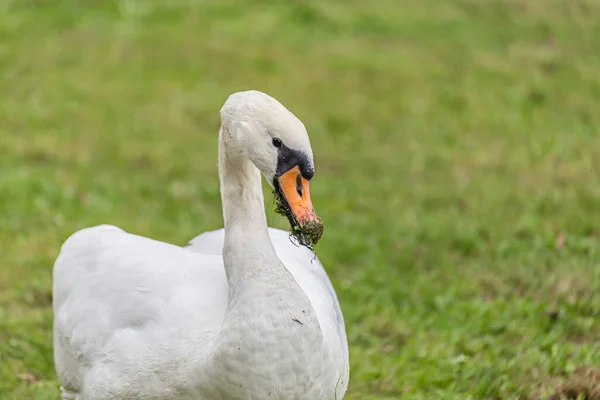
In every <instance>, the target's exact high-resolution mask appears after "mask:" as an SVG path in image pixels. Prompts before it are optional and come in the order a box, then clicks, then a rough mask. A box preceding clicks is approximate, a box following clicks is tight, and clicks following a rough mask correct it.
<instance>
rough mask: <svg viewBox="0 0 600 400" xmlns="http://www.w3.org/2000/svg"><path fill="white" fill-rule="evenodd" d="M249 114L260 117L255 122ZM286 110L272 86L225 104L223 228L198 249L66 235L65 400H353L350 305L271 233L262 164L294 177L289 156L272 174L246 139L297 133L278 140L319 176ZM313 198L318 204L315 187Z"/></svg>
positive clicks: (61, 327)
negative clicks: (286, 167)
mask: <svg viewBox="0 0 600 400" xmlns="http://www.w3.org/2000/svg"><path fill="white" fill-rule="evenodd" d="M228 104H229V108H227V107H228ZM248 107H250V111H249V109H248ZM269 107H274V110H269ZM253 109H254V110H257V111H260V112H257V114H256V115H254V114H252V110H253ZM244 112H245V113H249V114H251V115H250V116H248V118H247V119H244V118H243V115H245V114H243V113H244ZM269 112H272V113H273V115H271V116H269V115H265V114H267V113H269ZM285 112H287V113H289V111H287V110H285V108H283V106H281V105H280V104H279V103H278V102H276V101H275V100H274V99H272V98H270V97H268V96H266V95H264V94H262V93H259V92H244V93H238V94H234V95H232V97H230V99H229V100H228V102H227V103H226V105H225V106H224V108H223V110H222V120H223V127H222V131H221V133H220V135H221V136H220V146H219V147H220V157H219V167H220V168H219V170H220V176H221V192H222V199H223V211H224V220H225V228H224V229H220V230H216V231H212V232H206V233H204V234H202V235H200V236H198V237H197V238H195V239H193V240H192V242H191V243H190V244H189V245H188V246H187V247H185V248H182V247H179V246H175V245H171V244H167V243H163V242H159V241H155V240H152V239H148V238H144V237H141V236H137V235H133V234H130V233H127V232H124V231H123V230H121V229H119V228H117V227H114V226H109V225H101V226H97V227H92V228H87V229H83V230H81V231H79V232H76V233H75V234H73V235H72V236H71V237H70V238H69V239H67V241H66V242H65V243H64V245H63V247H62V249H61V253H60V255H59V257H58V259H57V261H56V263H55V267H54V313H55V322H54V335H55V337H54V347H55V362H56V368H57V372H58V376H59V378H60V381H61V384H62V386H63V398H64V399H77V400H116V399H119V400H129V399H136V400H138V399H139V400H142V399H143V400H146V399H155V400H167V399H169V400H188V399H189V400H217V399H223V400H225V399H240V400H241V399H286V400H292V399H307V400H308V399H310V400H334V399H341V398H342V397H343V395H344V393H345V391H346V387H347V385H348V373H349V367H348V348H347V340H346V333H345V329H344V321H343V317H342V314H341V311H340V307H339V303H338V300H337V297H336V295H335V292H334V290H333V287H332V286H331V283H330V281H329V279H328V277H327V275H326V273H325V271H324V269H323V267H322V265H321V263H320V262H319V261H318V259H316V258H315V256H314V254H313V253H312V252H311V251H310V250H308V249H307V248H306V247H302V246H297V245H296V244H294V243H292V242H291V241H290V238H289V234H288V233H287V232H284V231H280V230H276V229H271V228H269V229H267V225H266V219H265V214H264V205H263V197H262V191H261V189H260V179H261V178H260V174H259V171H258V169H257V168H256V167H255V166H254V165H256V166H257V167H259V168H260V169H261V171H262V172H263V173H264V174H265V176H267V179H269V178H271V179H273V180H276V179H282V178H281V177H282V176H283V175H286V171H279V169H280V168H279V164H281V156H280V155H279V156H277V155H276V156H275V157H276V158H277V157H278V158H279V161H278V165H277V166H276V167H275V166H271V165H269V162H268V161H269V157H270V156H272V154H270V153H269V152H270V151H271V150H270V149H267V148H266V147H265V148H263V149H261V148H260V145H256V144H253V143H249V142H246V140H252V141H254V142H256V140H257V137H259V136H257V135H258V134H256V135H255V136H252V135H254V134H255V133H254V132H252V131H250V129H254V130H256V129H257V128H256V127H254V128H252V127H249V125H248V124H258V123H259V124H264V125H265V126H267V129H268V130H278V129H288V133H287V134H286V133H284V132H283V131H281V132H279V133H280V135H279V137H281V138H282V139H283V140H284V141H285V142H286V145H287V144H288V143H290V144H291V145H292V146H295V147H297V148H300V149H301V150H302V151H303V152H305V153H308V156H309V157H308V158H307V159H308V163H309V164H310V165H309V164H306V160H304V162H305V164H306V165H300V164H298V165H299V167H298V168H299V169H297V171H300V169H302V168H304V169H306V168H308V169H309V170H310V168H312V154H311V153H309V151H310V145H309V144H308V145H307V144H306V143H305V142H308V139H307V137H306V139H305V138H303V137H301V133H302V132H301V130H302V129H303V126H302V129H301V128H300V127H299V126H298V125H295V126H294V123H296V124H297V123H298V122H299V121H297V120H294V119H293V118H292V117H293V115H292V114H291V113H289V114H286V113H285ZM269 118H270V120H269ZM294 118H295V117H294ZM265 119H266V120H267V121H264V120H265ZM286 122H288V123H290V124H291V126H288V125H286ZM240 124H241V125H240ZM278 124H279V125H278ZM240 126H241V128H240ZM240 129H241V130H240ZM267 129H265V130H267ZM236 130H237V131H236ZM294 132H295V133H296V134H297V136H300V137H296V136H293V133H294ZM270 134H273V133H272V132H270ZM242 135H245V136H243V137H242ZM286 135H287V136H288V137H286ZM247 137H250V138H251V139H247ZM242 150H243V151H242ZM261 151H262V153H261ZM276 154H281V152H280V151H279V152H276ZM248 159H249V160H250V161H249V160H248ZM286 159H289V157H287V158H286ZM292 167H294V166H292ZM290 171H292V172H293V168H292V169H290ZM298 173H300V172H298ZM304 175H305V174H304V170H303V171H302V176H304ZM309 178H310V177H309ZM300 181H301V179H300V176H298V182H300ZM303 182H304V180H303ZM304 183H306V184H307V182H304ZM306 189H307V187H306ZM285 190H287V189H285ZM285 190H284V191H285ZM298 193H300V196H301V197H302V195H303V193H302V190H300V189H298ZM285 195H286V197H288V199H289V198H290V196H291V195H288V193H287V192H285ZM296 197H297V196H296ZM304 197H307V198H308V202H310V199H309V195H308V192H305V193H304ZM290 209H291V210H292V211H294V214H296V215H300V216H301V217H302V215H303V214H302V212H299V213H297V212H296V211H297V210H296V209H295V208H294V206H293V205H292V207H291V208H290ZM311 212H312V210H311ZM311 216H312V214H310V213H309V214H306V216H305V217H306V218H312V217H311ZM302 218H303V217H302Z"/></svg>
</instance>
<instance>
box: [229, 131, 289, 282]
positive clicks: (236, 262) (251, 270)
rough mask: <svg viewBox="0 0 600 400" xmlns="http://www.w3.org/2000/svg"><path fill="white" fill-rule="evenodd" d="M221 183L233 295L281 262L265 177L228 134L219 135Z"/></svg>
mask: <svg viewBox="0 0 600 400" xmlns="http://www.w3.org/2000/svg"><path fill="white" fill-rule="evenodd" d="M219 179H220V181H221V182H220V183H221V201H222V204H223V218H224V227H225V242H224V246H223V257H224V262H225V269H226V272H227V278H228V281H229V286H230V291H233V292H234V293H235V292H237V289H238V288H239V287H240V286H241V285H244V283H245V282H247V279H248V278H251V277H253V276H255V275H260V274H263V273H265V272H267V271H268V270H269V269H273V264H274V263H275V262H278V261H279V260H278V259H277V255H276V254H275V250H274V248H273V245H272V243H271V240H270V238H269V232H268V227H267V217H266V214H265V206H264V197H263V193H262V186H261V174H260V172H259V171H258V169H257V168H256V167H255V166H254V164H252V162H250V161H249V160H248V159H247V158H246V157H245V155H244V153H243V150H242V149H241V148H240V146H239V144H238V143H237V142H236V141H235V140H233V139H232V138H231V137H230V136H229V135H228V134H227V132H226V131H224V130H223V128H222V129H221V132H220V135H219Z"/></svg>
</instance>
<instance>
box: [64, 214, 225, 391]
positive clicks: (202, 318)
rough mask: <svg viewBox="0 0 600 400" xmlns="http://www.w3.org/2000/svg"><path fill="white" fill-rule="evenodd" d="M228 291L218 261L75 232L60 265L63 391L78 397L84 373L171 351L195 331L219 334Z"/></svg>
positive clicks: (125, 238) (119, 233)
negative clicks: (96, 366)
mask: <svg viewBox="0 0 600 400" xmlns="http://www.w3.org/2000/svg"><path fill="white" fill-rule="evenodd" d="M227 293H228V288H227V280H226V276H225V271H224V268H223V264H222V259H221V257H219V256H210V255H206V254H197V253H192V252H190V251H187V250H185V249H182V248H181V247H178V246H174V245H170V244H167V243H163V242H159V241H155V240H152V239H148V238H144V237H141V236H137V235H133V234H129V233H127V232H125V231H123V230H121V229H119V228H116V227H114V226H108V225H102V226H96V227H92V228H86V229H83V230H81V231H78V232H76V233H75V234H73V235H72V236H71V237H69V238H68V239H67V240H66V241H65V243H64V244H63V246H62V249H61V252H60V254H59V256H58V258H57V260H56V263H55V265H54V281H53V307H54V314H55V320H54V336H55V337H54V339H55V353H56V355H55V359H56V360H55V361H56V364H57V365H56V366H57V371H58V374H59V377H60V379H61V382H62V384H63V386H66V387H67V388H68V389H71V390H73V391H77V390H78V389H79V388H80V387H81V383H82V382H81V380H82V379H83V378H82V376H83V374H85V370H87V369H89V368H91V367H92V366H93V364H94V363H97V362H102V360H107V359H108V361H110V359H111V358H112V359H113V360H115V361H117V364H127V363H134V362H138V361H140V360H144V361H145V358H144V357H146V356H150V357H152V355H150V354H148V353H149V352H150V351H156V352H161V351H163V352H165V351H170V352H173V351H174V349H171V348H170V347H176V346H177V343H184V342H185V341H184V340H181V339H182V338H185V337H186V336H185V335H189V334H190V332H193V333H194V334H201V333H202V332H209V331H211V330H213V329H216V328H217V327H219V326H220V325H221V322H222V320H223V316H224V314H225V309H226V306H227ZM178 350H179V351H185V349H178ZM154 356H156V354H155V355H154ZM154 359H158V360H160V359H161V357H160V356H158V357H154Z"/></svg>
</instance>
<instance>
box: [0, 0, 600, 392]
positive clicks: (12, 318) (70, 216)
mask: <svg viewBox="0 0 600 400" xmlns="http://www.w3.org/2000/svg"><path fill="white" fill-rule="evenodd" d="M86 4H87V5H86ZM169 4H170V5H169ZM598 38H600V3H598V2H597V1H593V0H578V1H574V0H569V1H567V0H564V1H559V0H521V1H517V0H503V1H500V0H489V1H485V2H484V1H477V0H421V1H419V2H417V1H408V0H405V1H392V0H372V1H354V0H346V1H342V0H337V1H333V0H327V1H326V0H323V1H321V0H319V1H317V0H314V1H313V0H306V1H266V0H264V1H253V2H250V1H234V0H219V1H216V0H214V1H200V0H187V1H183V0H171V1H170V2H168V1H158V0H144V1H142V0H119V1H109V0H105V1H100V0H96V1H92V0H90V1H85V2H84V1H76V0H70V1H69V0H62V1H61V0H57V1H42V0H37V1H34V0H19V1H17V0H13V1H10V0H0V221H1V226H0V252H1V253H0V254H1V258H0V260H1V263H0V398H1V399H10V400H12V399H18V400H23V399H25V400H26V399H36V400H37V399H39V400H50V399H57V398H58V382H57V380H56V376H55V373H54V369H53V358H52V342H51V338H52V330H51V327H52V312H51V283H52V277H51V271H52V263H53V261H54V258H55V257H56V255H57V252H58V250H59V247H60V245H61V243H62V241H63V240H64V239H65V238H66V237H67V236H68V235H69V234H70V233H72V232H73V231H74V230H76V229H79V228H82V227H85V226H90V225H93V224H100V223H112V224H117V225H119V226H121V227H123V228H124V229H126V230H129V231H131V232H135V233H138V234H142V235H147V236H150V237H153V238H156V239H160V240H164V241H168V242H172V243H177V244H185V243H186V241H187V240H188V239H190V238H192V237H193V236H195V235H196V234H198V233H200V232H202V231H205V230H209V229H216V228H219V227H221V226H222V219H221V210H220V197H219V186H218V179H217V168H216V152H217V129H218V110H219V108H220V106H221V105H222V103H223V102H224V100H225V99H226V98H227V96H228V95H229V94H230V93H232V92H235V91H239V90H245V89H250V88H254V89H259V90H262V91H265V92H267V93H269V94H271V95H273V96H274V97H276V98H277V99H279V100H280V101H282V102H283V103H284V104H285V105H286V106H288V108H290V109H291V110H292V111H293V112H294V113H295V114H296V115H297V116H298V117H299V118H301V119H302V120H303V121H304V122H305V125H306V126H307V128H308V131H309V134H310V135H311V141H312V144H313V149H314V152H315V158H316V175H315V178H314V179H313V181H312V183H311V193H312V197H313V202H314V205H315V208H316V210H317V212H318V213H319V214H320V216H321V218H322V219H323V221H324V223H325V224H326V232H325V235H324V237H323V239H322V241H321V242H320V244H319V246H318V248H317V250H318V254H319V256H320V257H321V259H322V261H323V263H324V265H325V266H326V268H327V270H328V272H329V274H330V277H331V279H332V281H333V283H334V286H335V288H336V290H337V293H338V295H339V298H340V301H341V303H342V308H343V311H344V314H345V319H346V324H347V331H348V338H349V342H350V349H351V381H350V386H349V390H348V395H347V398H348V399H374V400H383V399H397V398H400V397H402V398H403V399H411V400H412V399H415V400H416V399H528V400H529V399H537V398H540V399H543V398H550V397H548V396H551V395H556V396H560V394H561V393H562V394H563V395H564V396H566V397H565V398H570V399H575V398H576V397H577V394H580V395H586V392H587V397H586V398H587V399H599V398H600V375H599V374H600V372H599V371H598V369H597V368H598V365H600V207H599V199H600V186H599V184H598V182H599V178H600V137H599V136H598V133H599V132H598V126H600V112H599V110H600V73H599V71H600V41H599V39H598ZM265 193H266V195H267V196H268V198H269V199H270V198H271V197H270V191H269V190H267V189H266V188H265ZM268 208H269V214H268V218H269V221H270V224H272V225H274V226H277V227H285V226H286V221H285V219H283V218H281V217H279V216H277V215H276V214H275V213H274V212H273V206H272V204H271V203H270V202H269V203H268ZM594 368H596V369H594ZM594 374H596V376H595V377H594ZM594 390H595V396H596V397H593V396H594ZM555 398H557V399H558V398H559V397H555ZM581 398H583V397H581Z"/></svg>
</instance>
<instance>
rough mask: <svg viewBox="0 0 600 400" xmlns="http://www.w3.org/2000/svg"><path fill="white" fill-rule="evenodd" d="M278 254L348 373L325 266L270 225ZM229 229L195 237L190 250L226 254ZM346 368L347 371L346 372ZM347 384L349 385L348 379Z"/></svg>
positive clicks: (339, 315)
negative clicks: (225, 246)
mask: <svg viewBox="0 0 600 400" xmlns="http://www.w3.org/2000/svg"><path fill="white" fill-rule="evenodd" d="M269 236H270V238H271V241H272V243H273V246H274V247H275V251H276V252H277V256H278V257H279V259H280V260H281V261H282V262H283V264H284V265H285V266H286V268H287V269H288V271H290V273H291V274H292V276H293V277H294V279H295V280H296V281H297V282H298V284H299V285H300V287H301V288H302V290H304V292H305V293H306V295H307V296H308V298H309V300H310V302H311V304H312V306H313V309H314V310H315V311H316V313H317V318H318V319H319V323H320V324H321V328H322V329H323V332H324V334H325V335H326V340H328V341H329V343H330V344H331V346H333V347H334V349H333V351H335V352H336V353H337V356H338V357H339V360H342V362H341V364H343V365H340V368H342V369H343V370H342V371H341V373H342V374H343V375H344V376H346V377H347V374H348V345H347V338H346V329H345V325H344V317H343V315H342V311H341V309H340V303H339V301H338V298H337V295H336V293H335V290H334V288H333V286H332V284H331V281H330V280H329V277H328V276H327V273H326V271H325V269H324V268H323V265H322V264H321V262H320V261H319V259H318V258H317V257H315V255H314V254H313V253H312V252H311V251H310V250H309V249H307V248H306V247H303V246H298V244H297V242H296V241H295V240H294V239H293V238H290V234H289V232H286V231H283V230H280V229H275V228H269ZM224 238H225V231H224V230H223V229H217V230H214V231H209V232H205V233H202V234H201V235H199V236H196V237H195V238H194V239H192V240H191V241H190V242H189V244H188V245H187V247H186V248H187V249H189V250H191V251H194V252H199V253H204V254H222V251H223V242H224ZM344 370H345V371H344ZM343 385H347V379H346V382H344V383H343Z"/></svg>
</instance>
